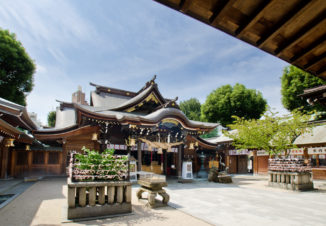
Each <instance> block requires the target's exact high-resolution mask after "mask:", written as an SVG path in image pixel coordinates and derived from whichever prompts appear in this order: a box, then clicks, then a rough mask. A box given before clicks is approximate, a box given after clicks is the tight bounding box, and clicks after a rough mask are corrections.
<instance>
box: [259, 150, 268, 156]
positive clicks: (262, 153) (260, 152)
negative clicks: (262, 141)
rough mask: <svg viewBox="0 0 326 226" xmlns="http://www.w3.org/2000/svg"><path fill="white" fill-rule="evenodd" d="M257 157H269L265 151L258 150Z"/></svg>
mask: <svg viewBox="0 0 326 226" xmlns="http://www.w3.org/2000/svg"><path fill="white" fill-rule="evenodd" d="M257 156H269V154H268V152H267V151H265V150H258V151H257Z"/></svg>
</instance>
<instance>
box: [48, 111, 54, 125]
mask: <svg viewBox="0 0 326 226" xmlns="http://www.w3.org/2000/svg"><path fill="white" fill-rule="evenodd" d="M55 119H56V112H55V111H50V112H49V114H48V126H49V127H54V126H55Z"/></svg>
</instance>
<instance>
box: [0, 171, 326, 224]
mask: <svg viewBox="0 0 326 226" xmlns="http://www.w3.org/2000/svg"><path fill="white" fill-rule="evenodd" d="M65 183H66V180H65V179H64V178H59V179H48V180H43V181H40V182H37V183H35V184H34V185H32V186H31V187H29V188H28V189H27V190H26V191H25V192H24V193H23V194H21V195H20V196H18V197H17V198H16V199H15V200H13V201H12V202H11V203H9V204H8V205H7V206H5V207H4V208H2V209H0V225H1V226H2V225H4V226H5V225H13V226H14V225H19V226H21V225H60V224H62V221H63V220H64V212H65V209H64V206H65V204H66V188H67V187H66V185H65ZM266 185H267V181H266V178H263V177H253V176H247V175H245V176H236V177H234V183H233V184H231V185H225V184H215V183H208V182H206V181H196V182H194V183H192V184H179V183H176V182H175V181H169V187H168V188H167V191H168V193H169V194H170V196H171V200H170V201H171V202H170V205H171V206H172V207H174V208H172V207H164V208H159V209H155V210H151V209H148V208H145V207H144V205H143V203H141V202H138V200H137V199H136V197H135V191H136V190H137V188H138V186H137V185H136V186H134V187H133V200H132V203H133V214H132V215H128V216H124V217H116V218H109V219H100V220H94V221H84V222H75V223H65V225H108V224H109V225H170V226H171V225H185V226H191V225H196V226H197V225H210V224H213V225H264V226H266V225H326V211H325V210H326V192H325V190H324V191H311V192H290V191H284V190H280V189H274V188H268V187H266Z"/></svg>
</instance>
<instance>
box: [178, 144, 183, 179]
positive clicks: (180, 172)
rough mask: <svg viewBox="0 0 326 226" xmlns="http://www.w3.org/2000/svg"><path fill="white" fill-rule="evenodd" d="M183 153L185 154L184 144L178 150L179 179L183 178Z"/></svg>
mask: <svg viewBox="0 0 326 226" xmlns="http://www.w3.org/2000/svg"><path fill="white" fill-rule="evenodd" d="M182 153H183V144H180V145H179V148H178V165H177V169H178V178H181V177H182V156H183V154H182Z"/></svg>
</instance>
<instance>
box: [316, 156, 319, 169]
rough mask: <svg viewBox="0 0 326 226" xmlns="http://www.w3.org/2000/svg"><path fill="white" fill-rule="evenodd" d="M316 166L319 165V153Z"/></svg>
mask: <svg viewBox="0 0 326 226" xmlns="http://www.w3.org/2000/svg"><path fill="white" fill-rule="evenodd" d="M316 166H317V167H319V155H316Z"/></svg>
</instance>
